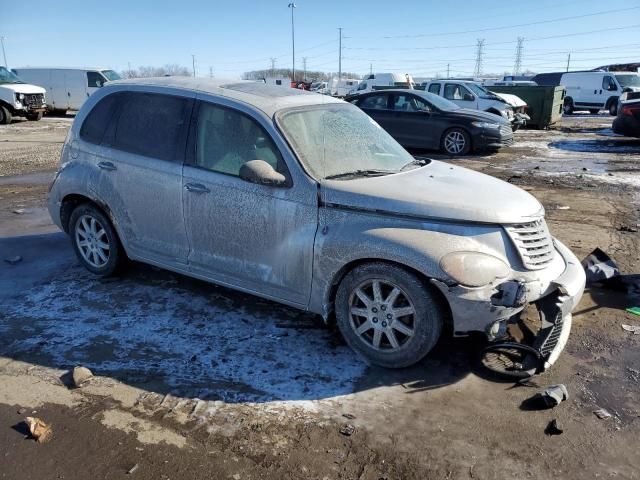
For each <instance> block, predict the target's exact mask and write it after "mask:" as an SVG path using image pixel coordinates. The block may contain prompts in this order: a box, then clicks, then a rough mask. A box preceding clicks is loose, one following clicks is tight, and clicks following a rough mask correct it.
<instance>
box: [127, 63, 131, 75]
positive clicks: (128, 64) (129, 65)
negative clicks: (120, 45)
mask: <svg viewBox="0 0 640 480" xmlns="http://www.w3.org/2000/svg"><path fill="white" fill-rule="evenodd" d="M127 68H128V70H127V78H131V77H132V75H131V62H127Z"/></svg>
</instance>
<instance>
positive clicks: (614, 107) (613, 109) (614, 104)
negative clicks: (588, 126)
mask: <svg viewBox="0 0 640 480" xmlns="http://www.w3.org/2000/svg"><path fill="white" fill-rule="evenodd" d="M607 110H609V115H611V116H613V117H615V116H616V115H618V99H616V100H615V101H614V100H612V101H611V102H609V108H607Z"/></svg>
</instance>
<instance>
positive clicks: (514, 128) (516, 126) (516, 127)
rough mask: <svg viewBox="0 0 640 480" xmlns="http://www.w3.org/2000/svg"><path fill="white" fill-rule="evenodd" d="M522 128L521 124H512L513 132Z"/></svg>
mask: <svg viewBox="0 0 640 480" xmlns="http://www.w3.org/2000/svg"><path fill="white" fill-rule="evenodd" d="M519 128H520V124H517V125H511V131H512V132H513V133H516V132H517V131H518V129H519Z"/></svg>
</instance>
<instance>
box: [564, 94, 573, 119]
mask: <svg viewBox="0 0 640 480" xmlns="http://www.w3.org/2000/svg"><path fill="white" fill-rule="evenodd" d="M573 110H574V107H573V100H572V99H571V98H565V99H564V104H563V106H562V111H563V112H564V114H565V115H571V114H572V113H573Z"/></svg>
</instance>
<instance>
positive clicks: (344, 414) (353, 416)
mask: <svg viewBox="0 0 640 480" xmlns="http://www.w3.org/2000/svg"><path fill="white" fill-rule="evenodd" d="M342 416H343V417H344V418H348V419H349V420H353V419H354V418H356V416H355V415H354V414H352V413H343V414H342Z"/></svg>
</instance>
